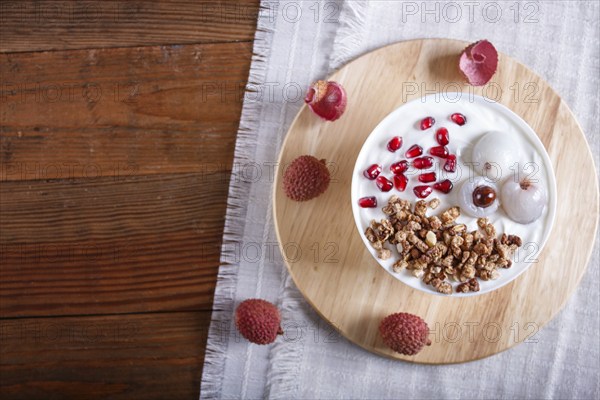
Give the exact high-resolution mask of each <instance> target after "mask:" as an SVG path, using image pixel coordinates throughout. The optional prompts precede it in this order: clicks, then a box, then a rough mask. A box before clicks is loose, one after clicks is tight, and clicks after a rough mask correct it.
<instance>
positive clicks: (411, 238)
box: [408, 232, 429, 253]
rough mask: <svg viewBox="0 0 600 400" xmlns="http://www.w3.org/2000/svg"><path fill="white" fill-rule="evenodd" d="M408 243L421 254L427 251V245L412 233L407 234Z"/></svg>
mask: <svg viewBox="0 0 600 400" xmlns="http://www.w3.org/2000/svg"><path fill="white" fill-rule="evenodd" d="M408 241H409V242H410V243H412V244H414V245H415V247H416V248H417V249H419V251H421V252H423V253H425V252H426V251H427V250H429V246H427V244H425V242H424V241H422V240H421V239H420V238H419V237H417V235H415V233H414V232H410V233H409V234H408Z"/></svg>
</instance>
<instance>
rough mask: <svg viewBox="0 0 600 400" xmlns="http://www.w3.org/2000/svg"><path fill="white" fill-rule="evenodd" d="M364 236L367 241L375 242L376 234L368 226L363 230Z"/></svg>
mask: <svg viewBox="0 0 600 400" xmlns="http://www.w3.org/2000/svg"><path fill="white" fill-rule="evenodd" d="M365 237H366V238H367V240H368V241H369V243H375V242H376V241H377V240H378V239H377V235H375V231H373V228H371V227H370V226H369V227H368V228H367V229H366V230H365Z"/></svg>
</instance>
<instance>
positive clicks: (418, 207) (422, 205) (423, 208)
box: [415, 200, 427, 217]
mask: <svg viewBox="0 0 600 400" xmlns="http://www.w3.org/2000/svg"><path fill="white" fill-rule="evenodd" d="M426 212H427V202H426V201H425V200H419V201H417V202H416V203H415V214H416V215H418V216H419V217H424V216H425V213H426Z"/></svg>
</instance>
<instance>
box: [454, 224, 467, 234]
mask: <svg viewBox="0 0 600 400" xmlns="http://www.w3.org/2000/svg"><path fill="white" fill-rule="evenodd" d="M466 231H467V226H466V225H465V224H457V225H454V226H453V227H452V234H454V235H459V234H461V233H463V232H466Z"/></svg>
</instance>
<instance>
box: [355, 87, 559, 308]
mask: <svg viewBox="0 0 600 400" xmlns="http://www.w3.org/2000/svg"><path fill="white" fill-rule="evenodd" d="M457 112H458V113H461V114H463V115H464V116H465V117H466V118H467V123H466V124H465V125H463V126H459V125H457V124H455V123H454V122H453V121H452V120H451V119H450V116H451V115H452V114H453V113H457ZM427 116H431V117H433V118H435V121H436V122H435V124H434V125H433V127H431V128H429V129H427V130H425V131H422V130H421V129H420V122H421V120H422V119H423V118H425V117H427ZM441 127H445V128H446V129H448V131H449V133H450V143H449V144H448V145H447V147H448V149H449V150H450V153H451V154H456V156H457V167H456V172H454V173H448V172H446V171H444V170H443V166H444V163H445V160H444V159H440V158H438V157H433V158H434V165H433V167H432V168H429V169H427V170H416V169H414V168H413V167H412V166H411V167H410V168H409V170H408V171H407V172H406V173H405V175H406V176H407V177H408V178H409V183H408V186H407V188H406V191H404V192H399V191H397V190H396V189H395V188H394V189H392V190H391V191H390V192H387V193H383V192H381V191H380V190H379V188H378V187H377V185H376V184H375V181H371V180H369V179H367V178H365V177H364V176H363V171H364V170H365V169H367V168H368V167H369V166H371V165H372V164H379V165H381V166H382V172H381V175H384V176H386V177H387V178H389V179H390V180H392V181H393V174H392V173H391V171H390V169H389V168H390V165H391V164H392V163H394V162H397V161H400V160H405V159H406V157H405V156H404V153H405V152H406V150H408V148H409V147H411V146H412V145H413V144H418V145H420V146H421V147H423V156H425V155H429V153H428V150H429V149H430V148H431V147H433V146H438V145H439V144H438V143H437V141H436V139H435V132H436V131H437V129H439V128H441ZM489 131H500V132H502V133H503V134H505V135H507V136H508V137H510V139H511V143H513V145H514V150H515V151H516V152H518V153H519V154H520V156H519V158H520V159H521V161H520V162H519V163H518V165H500V166H499V167H500V170H501V171H498V172H499V173H498V174H496V168H493V169H492V170H491V171H490V173H489V174H488V176H487V178H488V179H490V180H492V181H493V182H495V183H496V185H498V186H499V188H501V187H502V184H503V183H504V182H505V180H506V179H516V178H517V175H516V174H519V175H518V176H519V178H520V179H522V178H524V177H528V178H529V179H530V180H538V182H539V184H541V185H542V186H543V187H545V188H546V192H547V194H548V204H547V205H546V207H545V209H544V212H543V213H542V216H541V217H540V218H539V219H538V220H536V221H534V222H533V223H531V224H528V225H523V224H519V223H517V222H515V221H513V220H511V219H510V218H509V217H508V215H507V214H506V213H505V212H504V210H503V209H502V206H500V207H499V208H498V210H497V211H496V212H494V213H493V214H492V215H490V216H489V217H488V218H489V220H490V222H491V223H493V224H494V226H495V227H496V231H497V233H498V235H500V234H502V233H507V234H515V235H518V236H520V237H521V239H522V240H523V246H521V248H519V250H518V251H517V252H516V253H515V255H514V258H513V261H514V262H513V265H512V267H511V268H509V269H499V272H500V274H501V276H500V278H499V279H497V280H492V281H481V280H480V281H479V284H480V287H481V290H480V291H479V292H476V293H464V294H463V293H453V294H452V296H461V297H462V296H474V295H480V294H483V293H487V292H490V291H492V290H494V289H497V288H499V287H501V286H503V285H505V284H507V283H508V282H510V281H512V280H513V279H515V278H516V277H517V276H519V275H520V274H521V273H522V272H524V271H525V270H526V269H527V267H528V266H529V265H531V264H532V263H533V262H537V258H538V256H539V254H540V252H541V250H542V248H543V246H544V244H545V243H546V240H547V239H548V236H549V235H550V230H551V229H552V224H553V221H554V215H555V211H556V181H555V177H554V171H553V170H552V163H551V161H550V158H549V157H548V154H547V152H546V150H545V149H544V146H543V145H542V143H541V141H540V140H539V138H538V137H537V135H536V134H535V132H534V131H533V129H531V127H530V126H529V125H528V124H527V123H526V122H525V121H523V120H522V119H521V118H520V117H519V116H518V115H516V114H515V113H513V112H512V111H511V110H509V109H508V108H506V107H504V106H503V105H501V104H498V103H495V102H492V101H491V100H489V99H486V98H483V97H481V96H477V95H473V94H469V93H444V95H441V94H435V95H429V96H426V97H423V98H421V99H416V100H412V101H410V102H408V103H406V104H404V105H402V106H401V107H399V108H397V109H396V110H394V111H393V112H392V113H391V114H389V115H388V116H387V117H386V118H385V119H384V120H383V121H381V123H379V125H378V126H377V127H376V128H375V129H374V130H373V132H371V134H370V135H369V137H368V138H367V140H366V141H365V143H364V145H363V147H362V149H361V151H360V154H359V155H358V158H357V160H356V165H355V168H354V172H353V176H352V194H351V195H352V210H353V213H354V219H355V221H356V224H357V227H358V230H359V231H360V235H361V237H362V238H363V241H364V243H365V245H366V246H367V248H368V249H369V251H370V252H371V254H372V255H373V257H375V259H376V260H377V262H378V263H379V264H380V265H381V266H382V267H383V268H384V269H385V270H386V271H388V272H389V273H390V274H392V276H394V277H395V278H397V279H399V280H401V281H402V282H404V283H405V284H407V285H409V286H411V287H413V288H416V289H419V290H422V291H424V292H427V293H434V294H439V293H437V292H436V291H435V289H434V288H433V287H431V286H429V285H426V284H424V283H423V282H422V280H421V279H420V278H416V277H414V276H413V275H412V274H411V272H410V271H406V270H405V271H401V272H400V273H394V272H393V270H392V265H393V264H394V262H395V261H396V260H397V259H398V257H399V256H398V252H397V251H396V249H395V246H393V245H391V244H389V243H387V244H386V247H387V248H388V249H390V250H392V257H391V258H390V259H388V260H381V259H379V258H377V256H376V252H375V251H374V249H373V248H372V247H371V245H370V243H369V242H368V241H367V239H366V238H365V235H364V232H365V229H366V228H367V227H368V226H369V224H370V221H371V220H372V219H376V220H378V221H379V220H381V219H384V218H386V215H385V214H384V213H383V212H382V211H381V208H382V207H383V206H385V205H386V204H387V201H388V199H389V198H390V197H391V196H392V195H394V194H395V195H397V196H398V197H400V198H402V199H407V200H410V201H411V202H412V203H413V205H414V202H416V201H417V200H420V199H419V198H417V197H416V196H415V195H414V193H413V187H414V186H417V185H425V184H424V183H421V182H419V181H418V180H417V177H418V175H419V174H420V173H422V172H429V171H435V172H436V174H437V181H441V180H444V179H450V180H451V181H452V182H453V184H454V189H453V190H452V191H451V192H450V193H449V194H444V193H441V192H438V191H436V190H434V191H433V193H432V194H431V195H429V197H427V198H426V199H425V200H426V201H429V200H431V199H433V198H438V199H439V200H440V201H441V203H440V205H439V207H438V208H437V209H436V210H431V209H429V210H428V213H427V215H439V214H440V213H441V212H443V211H444V210H446V209H447V208H449V207H452V206H458V205H459V204H458V200H457V198H456V196H457V194H458V192H459V189H460V187H461V185H462V183H463V182H465V181H466V180H468V179H473V178H474V177H475V176H479V174H478V173H477V172H475V169H474V168H473V165H472V161H471V149H472V147H473V145H474V144H475V143H476V142H477V140H478V139H479V138H481V137H482V136H483V135H484V134H485V133H487V132H489ZM394 136H401V137H402V138H403V145H402V147H401V148H400V150H398V151H396V152H395V153H391V152H390V151H388V150H387V143H388V142H389V140H390V139H391V138H392V137H394ZM408 161H409V165H410V164H411V163H410V161H411V160H408ZM428 185H433V183H430V184H428ZM366 196H375V197H376V198H377V203H378V204H377V208H361V207H360V206H359V205H358V199H360V198H361V197H366ZM498 198H499V200H500V203H502V198H501V194H500V191H499V192H498ZM456 222H457V223H464V224H466V225H467V228H468V229H469V231H471V230H475V229H477V219H476V218H472V217H470V216H468V215H467V214H466V213H465V212H464V211H461V216H460V217H459V218H458V220H457V221H456ZM450 283H452V284H453V286H454V287H456V286H457V285H458V284H459V283H457V282H450Z"/></svg>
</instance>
